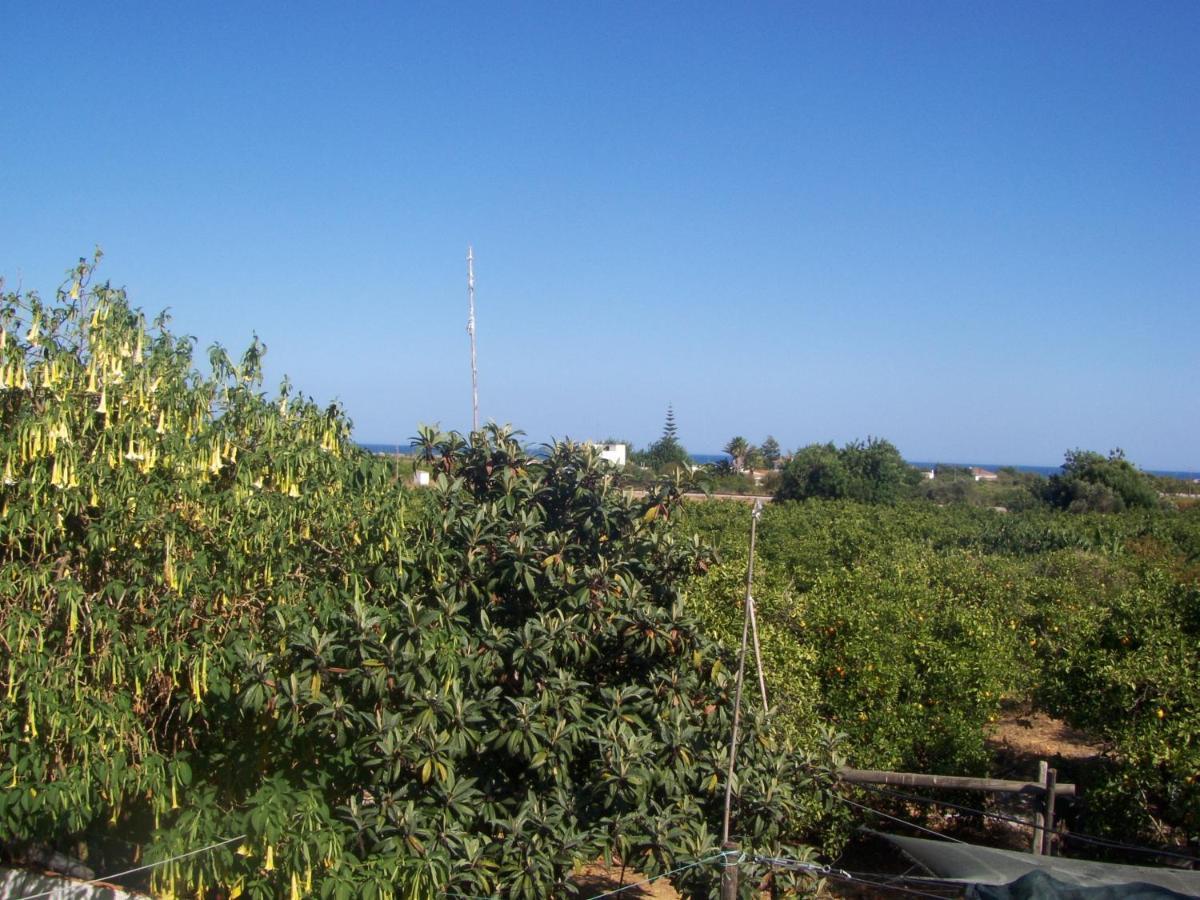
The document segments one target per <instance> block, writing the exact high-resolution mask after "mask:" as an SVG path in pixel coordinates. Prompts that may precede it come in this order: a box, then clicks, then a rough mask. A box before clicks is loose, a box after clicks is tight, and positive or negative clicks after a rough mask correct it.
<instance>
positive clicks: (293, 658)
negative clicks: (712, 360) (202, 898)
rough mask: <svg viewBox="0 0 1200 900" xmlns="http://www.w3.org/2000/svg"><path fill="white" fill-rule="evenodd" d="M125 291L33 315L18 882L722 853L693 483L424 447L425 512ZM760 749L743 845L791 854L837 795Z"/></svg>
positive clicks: (258, 885) (566, 887)
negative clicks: (825, 802)
mask: <svg viewBox="0 0 1200 900" xmlns="http://www.w3.org/2000/svg"><path fill="white" fill-rule="evenodd" d="M91 272H92V268H91V266H90V265H88V264H86V263H84V262H81V263H80V265H79V266H78V267H77V268H76V269H74V270H73V271H72V273H71V275H70V280H69V281H68V282H67V284H65V285H64V287H63V288H62V289H61V290H60V291H59V292H58V294H57V296H56V298H55V300H54V301H53V302H51V303H47V302H43V301H42V300H41V299H40V298H39V297H37V296H36V295H31V294H26V295H21V294H13V293H9V294H6V295H4V296H3V298H2V299H0V326H2V328H3V331H2V332H0V379H2V382H0V424H2V428H0V465H2V466H3V485H2V486H0V652H2V653H3V659H2V661H0V695H2V696H4V698H5V703H4V704H3V706H2V707H0V747H3V750H2V751H0V766H2V767H3V768H2V776H0V835H3V836H4V841H5V844H4V849H5V850H6V851H7V852H12V850H13V849H14V848H15V847H16V846H17V845H19V844H21V843H36V844H42V845H48V846H51V847H53V848H55V849H59V850H64V851H66V852H68V853H71V854H74V855H77V856H80V857H83V858H84V859H85V860H86V861H87V862H88V864H89V865H91V866H92V867H94V868H95V869H97V870H98V871H99V872H101V873H103V872H106V871H111V870H112V869H114V868H124V867H125V866H126V865H128V864H129V863H131V862H133V861H138V862H151V863H159V865H157V866H156V867H155V868H154V869H153V870H152V872H153V875H152V887H153V888H154V889H155V890H156V891H158V892H160V893H161V894H163V895H172V894H189V895H190V894H194V895H205V894H207V895H219V896H236V895H246V896H258V897H268V896H269V897H274V896H280V895H282V894H285V893H290V894H291V895H292V896H299V895H309V894H312V895H320V896H337V897H349V896H390V895H392V894H394V893H399V894H404V895H409V896H428V895H432V894H435V893H438V892H442V891H448V892H451V893H460V894H467V895H500V894H503V895H509V896H523V897H541V896H549V895H553V894H556V893H560V892H561V893H566V892H570V890H571V886H570V883H569V874H570V872H571V869H572V866H573V865H574V864H575V863H578V862H580V861H585V860H588V859H593V858H595V857H597V856H599V855H601V854H605V853H616V854H619V855H620V856H621V857H622V858H623V859H624V860H625V861H627V862H629V863H631V864H633V865H636V866H638V867H639V868H641V869H642V870H643V871H645V872H647V873H656V872H661V871H665V870H666V869H667V868H671V867H674V866H676V865H678V864H680V863H682V862H686V861H688V860H693V859H697V858H701V857H703V856H705V855H706V854H708V853H710V852H711V851H712V849H713V847H714V844H715V840H716V839H715V836H714V835H715V833H716V832H715V829H716V825H717V823H718V822H719V818H720V801H721V797H722V795H723V790H722V788H723V767H724V759H725V756H724V754H725V740H726V735H727V734H728V730H729V724H730V723H729V705H730V704H729V699H730V696H729V695H730V693H731V692H730V678H729V675H728V672H729V671H730V668H731V667H730V665H729V659H728V657H727V656H724V655H723V654H722V652H721V651H720V650H719V648H718V647H717V646H716V645H714V644H711V643H710V642H708V641H707V640H706V639H705V638H704V637H703V636H702V635H701V634H700V633H698V630H697V628H696V625H695V623H694V621H693V619H692V618H691V616H690V613H689V612H688V610H687V608H686V607H685V606H684V605H683V603H682V601H681V599H680V586H681V584H682V583H683V582H684V581H685V580H686V579H688V578H690V577H692V576H693V575H694V574H695V573H697V572H698V571H700V570H702V569H703V568H705V566H706V565H707V562H708V556H707V554H706V552H705V551H703V550H702V548H701V547H700V545H699V544H698V543H696V542H694V541H689V540H684V539H682V538H681V537H680V536H679V535H678V534H677V530H676V529H675V528H674V527H673V521H674V512H675V510H676V507H677V503H678V490H677V488H676V487H675V486H672V485H662V486H659V487H657V488H656V489H655V490H653V491H651V492H650V494H649V495H648V496H647V497H645V498H642V499H636V500H635V499H632V498H630V497H627V496H625V495H623V494H622V493H621V491H620V490H619V489H618V487H617V486H616V485H615V484H614V483H613V481H612V476H611V474H610V473H609V471H608V470H607V469H606V468H604V467H602V466H601V464H600V462H599V460H598V459H597V457H596V456H595V454H594V453H593V452H592V451H590V450H588V449H586V448H582V447H578V446H574V445H570V444H563V445H558V446H555V447H552V448H550V449H549V451H548V454H547V455H546V456H545V458H542V459H537V458H533V457H531V456H530V455H529V454H527V453H526V452H524V451H523V450H522V449H521V447H520V445H519V444H518V443H517V441H516V440H515V438H514V435H513V434H512V433H510V432H508V431H506V430H503V429H498V428H490V429H487V430H486V431H484V432H480V433H477V434H475V435H472V436H471V437H470V438H469V439H464V438H463V437H461V436H459V435H454V434H440V433H437V432H434V431H430V430H424V431H422V434H421V438H420V444H421V447H422V449H423V452H424V454H425V456H426V459H427V461H428V462H429V464H430V465H431V466H432V467H433V468H434V469H435V471H436V475H437V477H436V479H435V483H434V485H433V487H432V489H431V490H430V491H428V492H427V493H425V494H422V495H419V496H414V495H413V494H411V493H409V492H407V491H405V490H404V489H402V487H401V485H399V484H398V483H397V478H396V472H395V469H393V468H392V466H391V465H389V464H388V463H387V462H386V461H383V460H380V459H377V458H374V457H371V456H369V455H368V454H365V453H364V452H362V451H360V450H358V449H357V448H355V447H354V445H353V444H351V443H350V441H349V434H350V423H349V422H348V420H347V419H346V417H345V416H344V414H343V413H342V411H341V410H340V409H339V408H338V407H336V406H333V407H329V408H321V407H318V406H317V405H315V404H314V403H313V402H312V401H311V400H308V399H305V398H303V397H299V396H295V395H294V394H293V392H292V391H291V389H290V387H289V386H288V385H287V384H286V382H285V384H284V385H283V386H282V387H281V389H280V391H279V393H278V395H277V396H275V397H274V398H271V399H268V398H267V397H265V396H264V395H262V394H261V393H260V391H259V384H260V379H261V366H260V364H261V358H262V354H263V352H264V349H265V348H264V347H263V346H262V345H261V344H259V343H258V341H257V340H255V342H254V343H253V344H252V346H251V347H250V349H249V350H248V351H247V353H246V354H245V355H244V356H243V357H242V358H241V360H240V361H238V362H234V361H233V360H231V359H230V358H229V357H228V355H227V354H226V353H225V352H224V351H223V350H221V349H220V348H219V347H214V348H213V349H212V350H211V351H210V354H209V357H210V372H209V373H207V374H202V373H201V372H199V371H198V370H197V369H196V368H195V366H194V364H193V347H192V342H191V341H190V340H189V339H186V338H177V337H175V336H173V335H172V334H171V333H170V332H169V331H168V330H167V328H166V323H165V322H164V321H162V320H159V321H158V322H156V323H154V324H153V325H151V326H148V325H147V323H146V322H145V320H144V317H143V316H142V315H141V314H140V313H139V312H138V311H137V310H136V309H134V308H131V307H130V306H129V304H128V303H127V301H126V298H125V296H124V293H123V292H122V291H119V290H116V289H114V288H112V287H111V286H110V285H107V284H103V285H98V286H94V287H93V286H91V285H90V284H89V279H90V277H91ZM760 724H761V723H759V721H758V720H757V719H756V717H755V716H754V715H753V714H751V715H750V716H749V723H748V728H749V734H748V737H747V740H746V743H745V746H744V749H743V755H742V762H741V765H740V766H739V778H738V784H737V797H738V810H739V814H738V816H737V818H736V820H735V831H736V833H737V834H738V836H739V837H740V838H741V839H742V840H743V842H744V843H745V845H746V846H747V847H749V848H762V849H768V848H769V849H772V850H775V851H776V852H778V851H779V849H780V845H781V843H782V842H785V841H787V840H790V839H794V838H795V836H796V835H797V834H798V833H799V832H800V831H801V830H802V829H803V828H804V826H805V824H806V823H807V822H809V821H811V814H810V812H808V810H811V808H812V803H811V796H812V790H810V789H809V788H808V787H807V786H809V785H811V776H810V775H809V774H807V773H808V772H810V771H811V767H805V768H804V769H803V770H802V769H801V768H800V765H801V761H800V760H799V759H797V758H796V757H795V756H794V755H792V754H790V753H788V752H786V748H784V747H782V746H780V745H778V744H777V743H776V742H775V739H774V738H773V737H772V734H771V732H770V731H769V730H768V729H766V728H765V727H760ZM240 835H245V837H244V838H242V839H240V840H236V841H233V842H231V843H228V844H225V845H223V846H219V847H216V848H215V849H212V850H210V851H208V852H204V853H198V854H196V855H191V856H187V857H185V858H178V857H180V856H181V855H182V854H185V853H188V852H190V851H194V850H199V849H201V848H205V847H208V846H210V845H212V844H214V843H216V842H218V841H221V840H224V839H226V838H235V837H238V836H240ZM791 852H797V851H796V850H795V849H793V850H792V851H791ZM714 875H715V871H714V870H713V869H711V868H708V869H703V868H697V869H692V870H689V871H688V872H687V873H685V874H684V875H683V876H681V882H682V884H683V886H684V887H686V888H687V889H688V890H695V891H703V890H706V889H707V886H708V884H709V882H711V879H712V878H713V877H714Z"/></svg>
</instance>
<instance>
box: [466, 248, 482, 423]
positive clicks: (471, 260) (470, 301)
mask: <svg viewBox="0 0 1200 900" xmlns="http://www.w3.org/2000/svg"><path fill="white" fill-rule="evenodd" d="M467 334H469V335H470V336H471V433H472V434H474V433H475V432H476V431H478V430H479V371H478V369H476V368H475V254H474V253H473V252H472V250H471V246H470V245H469V244H468V245H467Z"/></svg>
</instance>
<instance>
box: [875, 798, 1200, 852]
mask: <svg viewBox="0 0 1200 900" xmlns="http://www.w3.org/2000/svg"><path fill="white" fill-rule="evenodd" d="M855 787H857V788H862V789H863V790H867V791H872V792H873V793H876V794H884V795H886V796H889V797H896V798H898V799H901V800H915V801H917V802H919V803H930V804H933V805H936V806H946V807H949V808H950V809H957V810H960V811H961V812H969V813H975V814H977V815H980V816H986V817H987V818H991V819H997V820H999V821H1001V822H1012V823H1015V824H1017V825H1024V826H1025V827H1026V828H1033V827H1035V826H1034V825H1033V823H1032V822H1027V821H1025V820H1024V819H1019V818H1017V817H1015V816H1007V815H1005V814H1004V813H998V812H990V811H988V810H986V809H976V808H975V807H973V806H964V805H963V804H961V803H952V802H950V801H949V800H938V799H936V798H934V797H923V796H921V795H920V794H908V793H905V792H903V791H893V790H889V789H887V788H881V787H877V786H876V785H872V784H855ZM1061 837H1063V838H1066V839H1073V840H1078V841H1083V842H1084V843H1087V844H1097V845H1099V846H1101V847H1111V848H1112V849H1114V850H1134V851H1137V852H1139V853H1152V854H1155V855H1158V856H1169V857H1172V858H1174V859H1182V860H1188V861H1189V862H1195V861H1196V860H1197V857H1195V856H1190V855H1188V854H1186V853H1176V852H1173V851H1171V850H1160V849H1157V848H1155V847H1146V846H1142V845H1139V844H1127V843H1125V842H1124V841H1114V840H1112V839H1110V838H1102V837H1097V836H1095V835H1091V834H1087V833H1084V832H1075V831H1065V832H1062V833H1061Z"/></svg>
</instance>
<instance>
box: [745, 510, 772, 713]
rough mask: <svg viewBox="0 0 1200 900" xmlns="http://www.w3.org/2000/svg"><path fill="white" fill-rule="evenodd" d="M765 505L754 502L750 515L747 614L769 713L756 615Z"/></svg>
mask: <svg viewBox="0 0 1200 900" xmlns="http://www.w3.org/2000/svg"><path fill="white" fill-rule="evenodd" d="M762 510H763V505H762V501H761V500H755V501H754V510H753V511H752V512H751V513H750V561H749V563H748V564H747V565H746V613H747V615H748V616H749V617H750V635H751V636H752V637H753V639H754V665H755V667H756V668H757V670H758V691H759V694H760V695H761V696H762V703H763V712H768V711H769V709H770V707H769V706H768V705H767V678H766V675H765V674H764V673H763V664H762V649H761V648H760V647H759V644H758V617H757V616H756V615H755V614H754V612H755V610H754V594H753V593H752V590H751V589H752V587H753V585H754V542H755V538H756V537H757V536H758V520H759V519H761V518H762Z"/></svg>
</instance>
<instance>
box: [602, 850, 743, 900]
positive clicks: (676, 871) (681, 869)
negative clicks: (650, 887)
mask: <svg viewBox="0 0 1200 900" xmlns="http://www.w3.org/2000/svg"><path fill="white" fill-rule="evenodd" d="M734 855H736V856H737V859H736V860H735V861H734V862H733V863H729V862H726V863H725V865H735V866H736V865H737V864H738V863H740V862H741V861H742V860H743V859H745V854H742V853H739V852H738V851H736V850H722V851H721V852H720V853H718V854H716V855H715V856H708V857H705V858H704V859H698V860H696V861H695V862H690V863H687V864H686V865H683V866H680V867H679V868H677V869H671V871H669V872H663V873H662V874H661V875H655V876H654V877H653V878H647V879H646V880H644V881H637V882H634V883H633V884H624V885H621V887H619V888H617V889H616V890H612V891H604V892H603V893H601V894H593V895H592V896H591V897H589V898H588V900H600V898H601V897H612V896H614V895H615V894H620V893H622V892H623V891H629V890H633V888H635V887H643V886H645V885H647V884H652V883H654V882H655V881H658V880H659V879H660V878H666V877H668V876H670V875H678V874H679V873H680V872H686V871H687V870H688V869H695V868H698V867H700V866H704V865H707V864H708V863H711V862H716V861H717V860H718V859H721V860H724V859H727V858H728V857H729V856H734Z"/></svg>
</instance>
